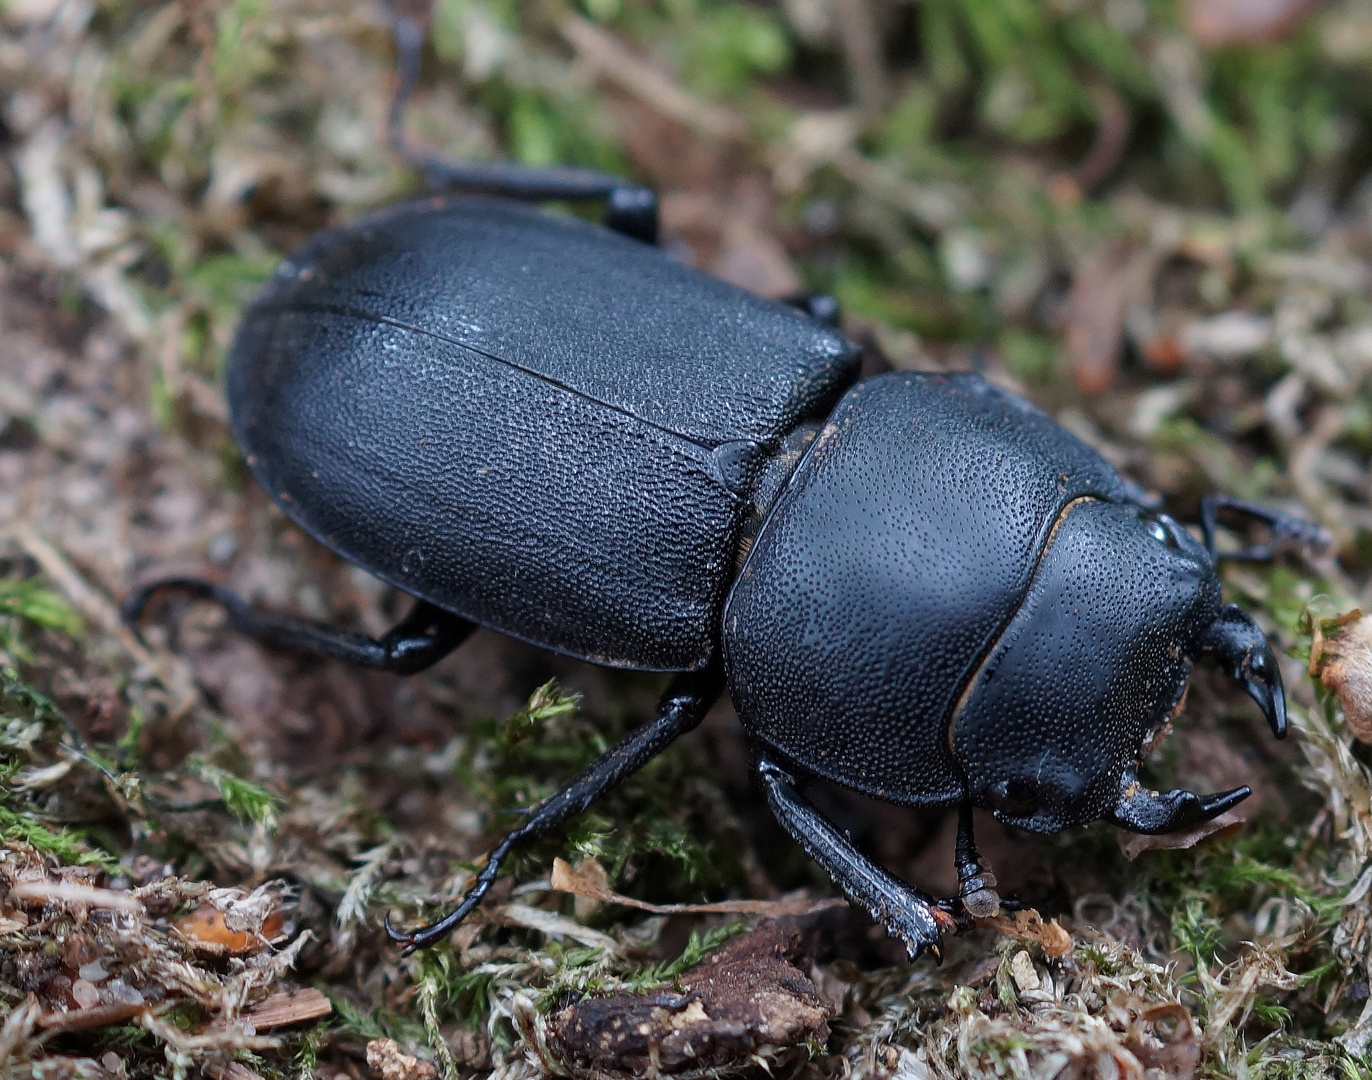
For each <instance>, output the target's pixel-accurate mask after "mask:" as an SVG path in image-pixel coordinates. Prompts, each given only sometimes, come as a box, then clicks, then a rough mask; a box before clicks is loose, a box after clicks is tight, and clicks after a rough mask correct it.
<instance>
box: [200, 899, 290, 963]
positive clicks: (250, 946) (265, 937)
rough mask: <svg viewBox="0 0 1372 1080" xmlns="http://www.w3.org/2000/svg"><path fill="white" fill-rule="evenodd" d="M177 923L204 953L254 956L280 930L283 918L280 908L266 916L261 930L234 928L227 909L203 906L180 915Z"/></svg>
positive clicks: (206, 954) (202, 953)
mask: <svg viewBox="0 0 1372 1080" xmlns="http://www.w3.org/2000/svg"><path fill="white" fill-rule="evenodd" d="M174 926H175V928H176V930H177V932H178V933H180V934H181V936H182V937H184V938H185V939H186V940H187V941H188V942H190V945H191V948H193V949H194V950H195V951H196V952H197V953H199V954H200V955H202V956H253V955H255V954H256V953H260V952H261V951H262V950H263V949H265V948H266V947H267V946H268V945H269V944H270V943H271V941H272V940H273V939H274V938H276V937H277V936H278V935H279V934H280V933H281V929H282V926H283V920H282V917H281V913H280V912H279V911H278V912H273V913H272V914H270V915H268V916H267V918H266V920H265V921H264V922H263V924H262V933H256V932H254V931H251V930H232V929H230V928H229V926H228V924H227V922H226V921H225V915H224V912H222V911H219V910H217V909H215V908H212V907H200V908H196V909H195V910H194V911H192V912H191V913H190V914H189V915H186V916H183V917H182V918H180V919H178V920H177V921H176V923H175V924H174Z"/></svg>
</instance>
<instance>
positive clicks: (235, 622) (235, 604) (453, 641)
mask: <svg viewBox="0 0 1372 1080" xmlns="http://www.w3.org/2000/svg"><path fill="white" fill-rule="evenodd" d="M170 589H176V590H180V591H182V592H189V593H192V594H193V595H195V596H197V597H199V598H201V599H203V600H213V601H214V602H215V603H217V604H218V605H219V606H220V607H222V608H223V609H224V610H225V612H227V614H228V616H229V625H230V626H231V627H233V629H234V630H236V631H238V632H239V633H240V634H244V635H246V636H247V637H251V638H256V639H257V640H258V641H264V642H267V643H268V644H271V645H277V646H281V647H283V648H287V649H294V650H297V651H299V652H309V653H315V654H318V655H321V656H331V657H333V658H334V659H337V660H346V661H348V662H349V663H354V664H359V665H361V666H363V667H370V668H378V669H380V670H381V671H390V672H394V673H395V674H397V675H413V674H415V673H416V672H419V671H423V670H424V669H425V668H427V667H430V666H432V665H433V664H435V663H437V662H438V661H439V660H441V659H442V658H443V657H445V656H447V655H448V654H449V653H450V652H452V651H453V650H454V649H456V648H457V647H458V646H459V645H461V644H462V643H463V642H464V641H466V640H467V638H468V637H469V636H471V633H472V631H473V630H475V629H476V624H475V623H473V622H469V621H468V620H466V619H464V618H462V617H460V616H458V615H454V614H453V613H452V612H450V611H444V610H443V609H442V608H440V607H435V606H434V605H433V604H430V603H426V602H425V601H423V600H418V601H416V602H415V605H414V607H413V608H412V609H411V610H410V613H409V614H408V615H406V616H405V618H403V619H402V620H401V621H400V622H398V623H397V624H396V625H395V626H394V627H392V628H391V630H390V631H388V632H387V633H386V634H384V635H382V636H381V637H380V638H370V637H366V636H365V635H363V634H354V633H350V632H349V631H347V630H338V629H336V628H334V627H332V626H327V625H325V624H324V623H317V622H313V621H311V620H308V619H297V618H295V617H293V616H291V615H283V614H279V613H277V612H272V611H263V610H262V609H261V608H256V607H253V606H252V605H251V604H249V603H248V602H247V601H246V600H244V599H243V598H242V597H241V596H239V595H238V594H237V593H236V592H234V591H233V590H232V589H226V588H224V587H223V586H222V585H215V584H213V583H212V582H208V581H202V580H201V579H199V578H187V577H171V578H161V579H160V580H158V581H154V582H152V583H150V584H148V585H144V586H143V587H142V588H140V589H136V590H134V591H133V592H132V593H130V594H129V596H128V597H127V598H126V599H125V600H124V604H123V607H122V614H123V617H124V621H125V622H126V623H127V624H128V625H129V626H130V627H136V626H137V624H138V620H139V619H140V618H141V617H142V615H143V611H144V609H146V608H147V606H148V603H149V602H150V601H151V600H152V598H153V597H154V596H156V595H157V594H158V593H160V592H163V591H166V590H170Z"/></svg>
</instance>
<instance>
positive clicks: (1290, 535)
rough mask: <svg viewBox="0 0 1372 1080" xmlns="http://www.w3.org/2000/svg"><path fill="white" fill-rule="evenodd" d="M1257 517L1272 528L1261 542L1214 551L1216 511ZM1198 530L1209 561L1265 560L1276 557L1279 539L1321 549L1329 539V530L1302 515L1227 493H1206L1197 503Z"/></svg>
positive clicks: (1216, 523)
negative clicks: (1202, 538) (1266, 539)
mask: <svg viewBox="0 0 1372 1080" xmlns="http://www.w3.org/2000/svg"><path fill="white" fill-rule="evenodd" d="M1222 510H1227V511H1229V512H1230V513H1232V514H1237V515H1241V516H1242V517H1247V518H1253V519H1254V520H1256V521H1261V522H1262V523H1263V524H1265V525H1266V526H1267V527H1268V528H1270V529H1271V530H1272V538H1271V539H1270V540H1268V542H1267V543H1265V544H1250V545H1248V546H1247V547H1244V548H1240V549H1239V550H1238V551H1218V550H1216V547H1215V530H1216V529H1217V528H1218V526H1219V514H1220V511H1222ZM1200 518H1201V532H1202V533H1203V534H1204V536H1205V549H1206V550H1207V551H1208V552H1209V553H1210V559H1211V561H1212V562H1216V563H1218V562H1220V561H1224V562H1267V561H1269V560H1271V559H1274V558H1276V555H1277V552H1278V550H1279V548H1280V547H1281V544H1282V542H1283V541H1286V542H1288V543H1290V542H1294V543H1296V544H1299V545H1303V546H1305V547H1307V548H1313V549H1316V550H1322V549H1325V548H1328V547H1329V545H1330V544H1331V543H1333V537H1332V536H1331V535H1330V533H1329V530H1328V529H1326V528H1324V527H1323V526H1321V525H1316V524H1315V523H1314V522H1311V521H1306V520H1305V519H1304V518H1299V517H1296V516H1295V515H1294V514H1288V513H1286V512H1285V511H1284V510H1276V509H1274V508H1273V507H1270V506H1264V505H1263V504H1262V503H1255V502H1249V501H1248V500H1246V499H1235V498H1234V497H1232V496H1230V495H1207V496H1205V497H1204V498H1203V499H1201V504H1200Z"/></svg>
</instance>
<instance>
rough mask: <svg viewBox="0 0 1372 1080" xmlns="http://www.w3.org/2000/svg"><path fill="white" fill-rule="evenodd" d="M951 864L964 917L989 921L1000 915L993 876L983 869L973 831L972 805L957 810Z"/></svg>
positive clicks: (985, 868) (965, 804)
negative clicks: (955, 839)
mask: <svg viewBox="0 0 1372 1080" xmlns="http://www.w3.org/2000/svg"><path fill="white" fill-rule="evenodd" d="M953 861H954V863H955V864H956V866H957V871H958V900H959V901H960V902H961V904H962V907H963V908H964V909H965V910H966V912H967V914H968V915H970V916H972V917H973V918H976V919H988V918H990V917H991V916H993V915H998V914H999V913H1000V894H999V893H997V892H996V875H995V874H993V873H991V868H990V867H989V866H983V865H982V862H981V854H980V853H979V852H978V851H977V844H976V838H975V836H974V835H973V832H972V804H971V803H970V802H964V803H963V804H962V805H961V806H960V807H959V808H958V838H957V846H956V848H955V849H954V857H953Z"/></svg>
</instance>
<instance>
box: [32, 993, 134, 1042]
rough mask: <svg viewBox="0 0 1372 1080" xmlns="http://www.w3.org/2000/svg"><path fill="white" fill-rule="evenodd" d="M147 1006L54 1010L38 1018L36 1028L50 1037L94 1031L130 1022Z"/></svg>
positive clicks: (120, 1004)
mask: <svg viewBox="0 0 1372 1080" xmlns="http://www.w3.org/2000/svg"><path fill="white" fill-rule="evenodd" d="M146 1008H147V1006H146V1005H144V1004H143V1003H141V1002H137V1003H135V1002H129V1001H114V1002H111V1003H110V1004H108V1005H96V1006H95V1007H94V1008H91V1009H70V1010H60V1009H59V1010H54V1011H52V1012H44V1013H42V1014H41V1015H40V1016H39V1017H38V1026H39V1027H40V1028H42V1029H43V1030H44V1031H46V1032H48V1033H50V1034H52V1035H61V1034H63V1033H65V1032H71V1031H94V1030H95V1029H96V1028H102V1027H109V1026H110V1025H111V1024H123V1023H127V1022H128V1021H129V1020H132V1019H133V1018H134V1017H135V1016H137V1015H138V1014H139V1013H141V1012H142V1011H143V1010H144V1009H146Z"/></svg>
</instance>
